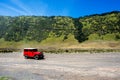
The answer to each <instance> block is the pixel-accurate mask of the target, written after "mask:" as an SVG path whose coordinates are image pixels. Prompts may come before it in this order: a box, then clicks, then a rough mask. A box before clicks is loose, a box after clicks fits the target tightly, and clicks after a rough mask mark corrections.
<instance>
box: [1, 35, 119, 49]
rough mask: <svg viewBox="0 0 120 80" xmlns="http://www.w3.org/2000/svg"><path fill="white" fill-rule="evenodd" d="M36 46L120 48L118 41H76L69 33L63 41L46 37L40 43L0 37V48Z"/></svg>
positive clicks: (46, 47)
mask: <svg viewBox="0 0 120 80" xmlns="http://www.w3.org/2000/svg"><path fill="white" fill-rule="evenodd" d="M25 47H36V48H39V49H51V48H54V49H91V48H94V49H120V41H101V40H97V41H85V42H83V43H78V42H77V40H76V39H74V36H73V35H69V37H68V39H66V40H64V41H63V36H61V37H58V38H55V37H52V38H47V39H46V40H43V41H42V42H41V43H40V42H36V41H20V42H7V41H4V40H3V39H0V48H19V49H22V48H25Z"/></svg>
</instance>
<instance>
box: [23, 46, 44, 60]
mask: <svg viewBox="0 0 120 80" xmlns="http://www.w3.org/2000/svg"><path fill="white" fill-rule="evenodd" d="M23 55H24V57H25V59H28V58H34V59H36V60H38V59H44V55H43V52H38V50H37V49H36V48H24V51H23Z"/></svg>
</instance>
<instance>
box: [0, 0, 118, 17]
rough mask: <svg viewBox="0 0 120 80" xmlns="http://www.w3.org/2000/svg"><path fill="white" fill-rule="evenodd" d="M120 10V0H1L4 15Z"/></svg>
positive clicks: (82, 13) (75, 15) (47, 14)
mask: <svg viewBox="0 0 120 80" xmlns="http://www.w3.org/2000/svg"><path fill="white" fill-rule="evenodd" d="M111 11H120V0H0V15H2V16H21V15H25V16H31V15H35V16H70V17H74V18H77V17H81V16H86V15H92V14H101V13H105V12H111Z"/></svg>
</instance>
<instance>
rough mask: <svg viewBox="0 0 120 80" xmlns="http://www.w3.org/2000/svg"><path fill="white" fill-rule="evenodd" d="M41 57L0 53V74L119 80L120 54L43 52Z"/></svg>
mask: <svg viewBox="0 0 120 80" xmlns="http://www.w3.org/2000/svg"><path fill="white" fill-rule="evenodd" d="M45 58H46V59H44V60H34V59H24V57H23V56H22V53H6V54H0V76H8V77H11V78H13V80H120V53H104V54H102V53H99V54H97V53H96V54H88V53H85V54H47V53H46V54H45Z"/></svg>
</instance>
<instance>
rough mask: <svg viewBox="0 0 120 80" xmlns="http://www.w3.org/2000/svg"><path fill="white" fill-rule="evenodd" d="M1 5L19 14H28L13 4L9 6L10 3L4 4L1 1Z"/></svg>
mask: <svg viewBox="0 0 120 80" xmlns="http://www.w3.org/2000/svg"><path fill="white" fill-rule="evenodd" d="M0 5H1V6H2V7H4V8H6V9H9V10H12V11H15V12H17V13H18V14H26V13H25V12H24V11H21V10H18V9H16V8H14V7H12V6H9V5H6V4H3V3H0Z"/></svg>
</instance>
